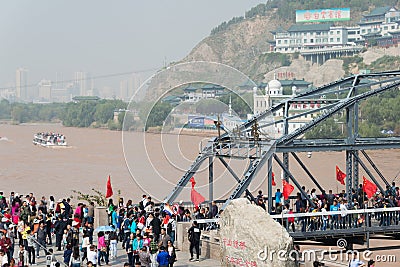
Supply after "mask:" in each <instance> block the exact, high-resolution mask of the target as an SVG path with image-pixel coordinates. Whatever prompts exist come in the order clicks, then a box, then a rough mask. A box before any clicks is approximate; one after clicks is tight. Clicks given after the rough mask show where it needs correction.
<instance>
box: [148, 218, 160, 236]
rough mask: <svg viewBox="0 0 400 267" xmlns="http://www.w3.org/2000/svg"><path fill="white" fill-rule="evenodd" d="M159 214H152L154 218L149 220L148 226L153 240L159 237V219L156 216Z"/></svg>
mask: <svg viewBox="0 0 400 267" xmlns="http://www.w3.org/2000/svg"><path fill="white" fill-rule="evenodd" d="M149 216H153V215H152V214H150V215H149ZM159 216H160V214H159V213H156V214H155V215H154V218H153V219H152V220H151V222H150V227H151V229H152V231H153V237H154V241H155V242H158V239H159V237H160V234H161V221H160V219H159V218H158V217H159Z"/></svg>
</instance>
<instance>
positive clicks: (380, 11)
mask: <svg viewBox="0 0 400 267" xmlns="http://www.w3.org/2000/svg"><path fill="white" fill-rule="evenodd" d="M391 8H392V7H391V6H382V7H377V8H375V9H374V10H372V11H371V12H370V13H369V14H366V15H363V16H364V17H373V16H382V15H385V14H386V13H387V12H389V10H390V9H391Z"/></svg>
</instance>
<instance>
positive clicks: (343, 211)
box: [339, 200, 348, 229]
mask: <svg viewBox="0 0 400 267" xmlns="http://www.w3.org/2000/svg"><path fill="white" fill-rule="evenodd" d="M346 204H347V201H346V200H342V201H340V207H339V209H340V211H341V213H340V228H341V229H346V223H347V219H348V218H347V217H346V215H347V205H346Z"/></svg>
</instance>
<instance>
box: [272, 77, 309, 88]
mask: <svg viewBox="0 0 400 267" xmlns="http://www.w3.org/2000/svg"><path fill="white" fill-rule="evenodd" d="M279 82H280V83H281V85H282V87H287V86H296V87H307V86H309V85H310V84H311V83H310V82H307V81H305V80H297V79H292V80H279Z"/></svg>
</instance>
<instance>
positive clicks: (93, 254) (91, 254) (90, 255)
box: [87, 245, 97, 266]
mask: <svg viewBox="0 0 400 267" xmlns="http://www.w3.org/2000/svg"><path fill="white" fill-rule="evenodd" d="M87 259H88V262H89V261H90V262H92V263H93V266H96V264H97V251H96V246H94V245H91V246H90V249H89V250H88V252H87Z"/></svg>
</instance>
